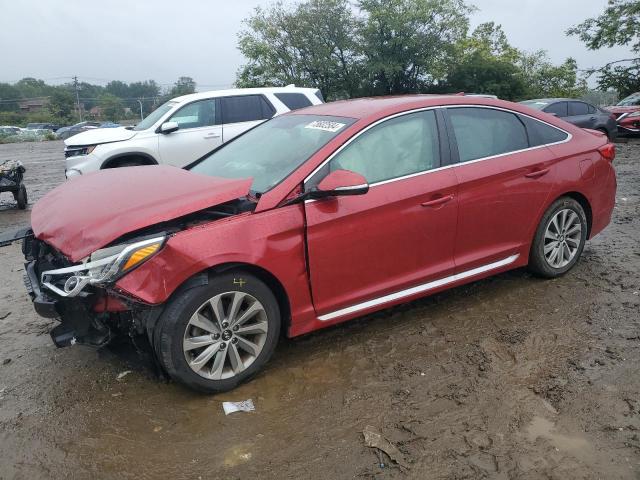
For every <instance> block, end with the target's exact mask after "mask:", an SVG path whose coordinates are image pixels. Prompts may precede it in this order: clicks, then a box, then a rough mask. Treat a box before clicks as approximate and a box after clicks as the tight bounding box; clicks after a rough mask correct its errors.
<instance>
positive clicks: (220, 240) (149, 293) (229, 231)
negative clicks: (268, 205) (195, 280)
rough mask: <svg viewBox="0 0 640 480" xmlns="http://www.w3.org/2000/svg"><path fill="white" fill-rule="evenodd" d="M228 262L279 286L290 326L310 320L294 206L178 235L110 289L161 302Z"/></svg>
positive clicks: (300, 219)
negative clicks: (263, 274) (252, 268)
mask: <svg viewBox="0 0 640 480" xmlns="http://www.w3.org/2000/svg"><path fill="white" fill-rule="evenodd" d="M229 263H242V264H247V265H252V266H256V267H258V268H261V269H263V270H265V271H267V272H269V273H270V274H271V275H273V276H274V277H275V278H276V279H277V280H278V281H279V282H280V283H281V284H282V286H283V288H284V290H285V293H286V295H287V297H288V299H289V303H290V306H291V319H292V327H293V325H294V324H295V323H296V322H303V323H304V322H307V321H312V320H313V319H314V318H315V312H314V309H313V305H312V303H311V295H310V289H309V283H308V275H307V267H306V261H305V249H304V214H303V211H302V206H301V205H299V204H298V205H289V206H287V207H282V208H278V209H275V210H270V211H267V212H261V213H258V214H256V213H247V214H242V215H238V216H235V217H231V218H227V219H223V220H218V221H215V222H211V223H208V224H205V225H201V226H196V227H192V228H189V229H187V230H184V231H181V232H178V233H177V234H175V235H174V236H172V237H171V238H170V239H169V240H168V241H167V243H166V245H165V247H164V248H163V250H162V251H161V252H160V253H159V254H158V255H156V256H155V257H154V258H152V259H151V260H149V261H148V262H146V263H145V264H143V265H142V266H141V267H140V268H138V269H136V270H134V271H133V272H131V273H130V274H128V275H126V276H125V277H123V278H122V279H121V280H120V281H118V282H117V284H116V289H117V290H119V292H120V293H122V294H125V295H130V296H133V297H135V298H137V299H139V300H142V301H144V302H146V303H149V304H161V303H164V302H166V301H167V300H168V299H169V297H170V296H171V295H172V293H173V292H174V291H175V290H176V289H177V288H178V287H179V286H180V285H182V284H183V283H184V282H186V281H187V280H188V279H189V278H191V277H192V276H194V275H196V274H198V273H201V272H203V271H206V270H210V269H212V268H214V267H216V266H219V265H223V264H229Z"/></svg>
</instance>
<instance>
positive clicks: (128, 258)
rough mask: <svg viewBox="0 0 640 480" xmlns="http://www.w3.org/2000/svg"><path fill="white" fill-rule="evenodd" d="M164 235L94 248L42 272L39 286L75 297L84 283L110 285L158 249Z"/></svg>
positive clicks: (164, 239) (161, 245) (84, 285)
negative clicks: (81, 259)
mask: <svg viewBox="0 0 640 480" xmlns="http://www.w3.org/2000/svg"><path fill="white" fill-rule="evenodd" d="M166 239H167V237H166V235H162V236H157V237H154V238H150V239H147V240H142V241H139V242H135V243H129V244H124V245H116V246H113V247H108V248H103V249H100V250H96V251H95V252H93V253H92V254H91V255H90V256H89V258H88V259H87V260H86V261H85V262H84V263H82V264H80V265H74V266H72V267H66V268H60V269H57V270H48V271H46V272H42V275H41V283H42V286H43V287H45V288H47V289H49V290H51V291H52V292H54V293H56V294H58V295H60V296H61V297H75V296H77V295H78V294H79V293H80V292H82V290H84V288H85V287H86V286H87V285H97V286H100V287H104V286H107V285H110V284H112V283H114V282H115V281H116V280H118V279H119V278H121V277H122V276H124V275H126V274H127V273H129V272H130V271H131V270H133V269H135V268H137V267H139V266H140V265H142V264H143V263H144V262H146V261H147V260H149V259H150V258H151V257H153V256H154V255H155V254H156V253H158V252H159V251H160V250H161V249H162V247H163V246H164V243H165V241H166Z"/></svg>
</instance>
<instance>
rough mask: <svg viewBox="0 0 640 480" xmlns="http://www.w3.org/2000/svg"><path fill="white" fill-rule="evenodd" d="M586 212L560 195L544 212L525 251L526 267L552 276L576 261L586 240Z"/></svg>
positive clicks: (545, 275)
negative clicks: (527, 251) (527, 257)
mask: <svg viewBox="0 0 640 480" xmlns="http://www.w3.org/2000/svg"><path fill="white" fill-rule="evenodd" d="M587 229H588V223H587V216H586V214H585V212H584V209H583V208H582V205H580V204H579V203H578V202H577V201H576V200H574V199H573V198H570V197H562V198H560V199H558V200H556V201H555V202H554V203H553V204H552V205H551V206H550V207H549V208H548V209H547V211H546V212H545V214H544V215H543V217H542V220H541V221H540V224H539V225H538V228H537V230H536V234H535V236H534V239H533V244H532V245H531V251H530V253H529V270H531V271H532V272H533V273H534V274H536V275H539V276H541V277H544V278H556V277H559V276H561V275H564V274H565V273H567V272H568V271H569V270H571V268H573V266H574V265H575V264H576V262H577V261H578V259H579V258H580V255H582V251H583V249H584V245H585V243H586V241H587Z"/></svg>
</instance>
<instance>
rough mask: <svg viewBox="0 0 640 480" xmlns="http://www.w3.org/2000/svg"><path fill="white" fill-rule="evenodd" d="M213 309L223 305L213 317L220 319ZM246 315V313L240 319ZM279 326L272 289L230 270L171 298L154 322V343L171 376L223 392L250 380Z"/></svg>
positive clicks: (199, 387) (265, 358)
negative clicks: (245, 317) (244, 318)
mask: <svg viewBox="0 0 640 480" xmlns="http://www.w3.org/2000/svg"><path fill="white" fill-rule="evenodd" d="M236 299H239V300H238V301H237V303H238V306H237V308H235V314H233V310H234V305H235V304H236ZM214 305H215V307H214ZM214 308H221V309H222V310H221V311H219V315H218V317H222V319H223V320H222V321H219V320H217V318H216V316H215V315H214ZM252 309H253V310H252ZM247 312H249V313H247ZM245 314H246V315H250V316H249V317H248V318H247V319H246V320H245V321H244V322H240V320H242V318H243V315H245ZM225 318H226V320H228V321H229V322H226V320H225ZM236 320H237V321H238V324H234V321H236ZM280 324H281V319H280V309H279V306H278V302H277V300H276V298H275V296H274V294H273V292H272V291H271V289H270V288H269V287H268V286H267V285H265V284H264V282H262V281H261V280H260V279H259V278H257V277H255V276H254V275H251V274H249V273H247V272H243V271H241V270H233V271H228V272H224V273H221V274H218V275H214V276H212V277H210V279H209V282H208V284H207V285H199V286H196V287H193V288H189V289H187V290H184V291H182V292H179V293H178V294H177V295H176V296H175V297H174V298H172V299H171V300H170V301H169V302H168V303H167V305H166V307H165V309H164V311H163V313H162V314H161V316H160V318H159V319H158V323H157V324H156V326H155V331H154V344H155V345H154V347H155V350H156V354H157V357H158V359H159V360H160V362H161V363H162V366H163V367H164V369H165V370H166V372H167V373H168V374H169V376H170V377H171V378H172V379H173V380H175V381H177V382H179V383H182V384H184V385H186V386H188V387H190V388H193V389H195V390H198V391H200V392H204V393H219V392H225V391H228V390H231V389H233V388H235V387H236V386H238V385H239V384H240V383H243V382H245V381H247V380H249V379H250V378H251V377H252V376H254V375H255V374H256V373H257V372H258V371H260V370H261V369H262V367H263V366H264V365H265V364H266V363H267V362H268V361H269V359H270V358H271V355H272V354H273V352H274V350H275V348H276V344H277V342H278V338H279V336H280ZM216 328H217V330H216ZM252 331H255V332H256V333H254V334H251V333H250V332H252ZM244 332H249V333H244ZM195 345H199V346H197V347H195ZM220 359H222V360H220ZM220 365H222V366H220Z"/></svg>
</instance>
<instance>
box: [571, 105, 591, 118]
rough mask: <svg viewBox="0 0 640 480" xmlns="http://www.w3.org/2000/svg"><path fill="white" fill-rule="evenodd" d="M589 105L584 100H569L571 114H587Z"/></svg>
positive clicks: (572, 115)
mask: <svg viewBox="0 0 640 480" xmlns="http://www.w3.org/2000/svg"><path fill="white" fill-rule="evenodd" d="M588 113H589V106H588V105H587V104H586V103H584V102H569V116H570V117H574V116H577V115H587V114H588Z"/></svg>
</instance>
